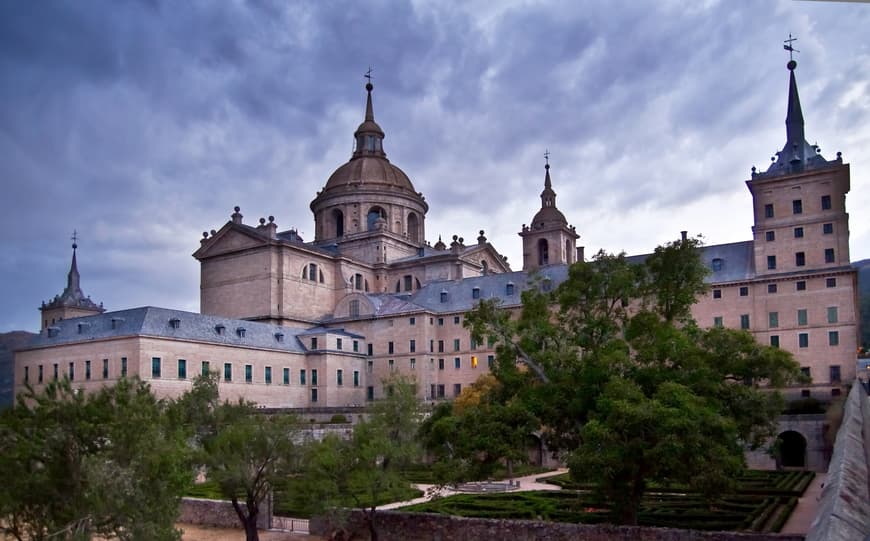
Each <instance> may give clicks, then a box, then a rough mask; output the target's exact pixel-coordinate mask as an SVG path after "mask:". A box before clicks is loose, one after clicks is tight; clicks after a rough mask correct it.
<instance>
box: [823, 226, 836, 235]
mask: <svg viewBox="0 0 870 541" xmlns="http://www.w3.org/2000/svg"><path fill="white" fill-rule="evenodd" d="M833 234H834V224H832V223H826V224H822V235H833Z"/></svg>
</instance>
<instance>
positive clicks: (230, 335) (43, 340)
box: [21, 306, 305, 353]
mask: <svg viewBox="0 0 870 541" xmlns="http://www.w3.org/2000/svg"><path fill="white" fill-rule="evenodd" d="M113 320H114V322H115V325H114V328H113V326H112V322H113ZM171 320H178V323H177V326H178V328H174V327H173V326H172V324H171V323H170V321H171ZM219 326H223V327H224V332H223V334H218V332H217V327H219ZM239 328H243V329H245V332H244V336H239V333H237V329H239ZM49 329H51V330H52V332H51V336H49V332H47V331H43V332H41V333H39V334H38V335H36V336H34V337H33V339H32V340H31V341H30V342H29V343H27V345H25V346H24V347H22V348H21V349H31V348H37V347H42V346H53V345H57V344H72V343H76V342H86V341H91V340H100V339H107V338H121V337H130V336H152V337H160V338H177V339H181V340H195V341H200V342H209V343H213V344H222V345H227V346H243V347H254V348H264V349H274V350H281V351H287V352H298V353H304V351H305V350H304V348H303V347H302V345H301V343H300V342H299V340H298V339H297V336H298V335H299V334H301V333H303V332H304V329H300V328H292V327H281V326H278V325H270V324H267V323H258V322H254V321H246V320H240V319H229V318H223V317H217V316H208V315H204V314H196V313H193V312H183V311H181V310H171V309H168V308H156V307H153V306H144V307H141V308H131V309H129V310H119V311H117V312H106V313H103V314H100V315H95V316H87V317H78V318H72V319H65V320H62V321H59V322H57V323H56V324H55V325H52V326H51V327H50V328H49ZM276 333H281V334H283V335H284V337H283V340H282V341H280V342H279V341H278V339H277V338H276V336H275V335H276Z"/></svg>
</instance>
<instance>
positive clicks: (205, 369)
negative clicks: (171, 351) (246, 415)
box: [70, 357, 360, 387]
mask: <svg viewBox="0 0 870 541" xmlns="http://www.w3.org/2000/svg"><path fill="white" fill-rule="evenodd" d="M176 368H177V376H178V379H187V361H186V360H185V359H178V362H177V363H176ZM244 371H245V383H253V382H254V366H253V365H251V364H246V365H244ZM210 372H211V362H210V361H202V363H201V364H200V373H201V374H202V375H208V374H209V373H210ZM307 374H308V372H306V370H305V369H304V368H303V369H300V370H299V385H306V384H307V377H306V376H307ZM162 376H163V361H162V359H161V358H160V357H152V358H151V377H152V378H154V379H158V378H161V377H162ZM70 379H72V378H70ZM222 379H223V381H224V382H226V383H230V382H232V381H233V363H224V366H223V378H222ZM281 381H282V383H283V384H284V385H290V369H289V368H287V367H284V368H282V380H281ZM263 383H265V384H267V385H270V384H272V367H271V366H264V367H263ZM335 383H336V385H339V386H341V385H344V370H343V369H341V368H339V369H337V370H336V373H335ZM311 385H312V386H316V385H317V369H316V368H313V369H311ZM359 385H360V375H359V370H354V371H353V386H354V387H359Z"/></svg>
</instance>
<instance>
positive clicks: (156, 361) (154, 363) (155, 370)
mask: <svg viewBox="0 0 870 541" xmlns="http://www.w3.org/2000/svg"><path fill="white" fill-rule="evenodd" d="M151 377H152V378H159V377H160V357H152V358H151Z"/></svg>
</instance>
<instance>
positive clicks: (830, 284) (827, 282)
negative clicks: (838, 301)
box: [825, 278, 837, 287]
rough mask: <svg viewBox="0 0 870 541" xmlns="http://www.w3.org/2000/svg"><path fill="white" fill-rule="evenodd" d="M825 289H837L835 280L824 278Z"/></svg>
mask: <svg viewBox="0 0 870 541" xmlns="http://www.w3.org/2000/svg"><path fill="white" fill-rule="evenodd" d="M825 287H837V279H836V278H826V279H825Z"/></svg>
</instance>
